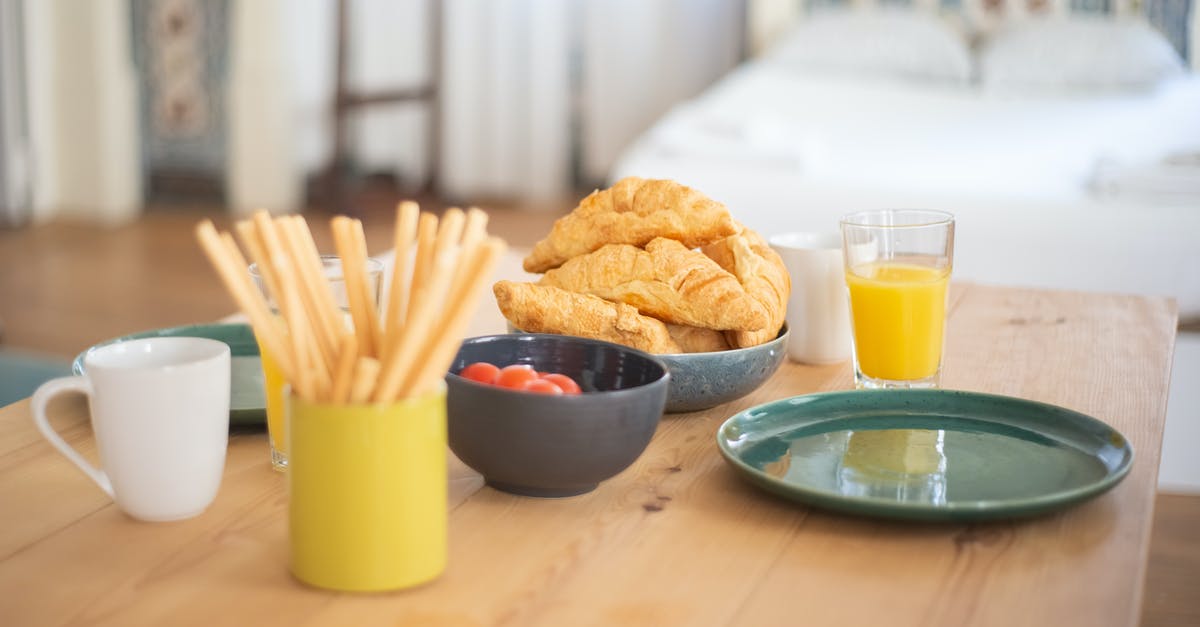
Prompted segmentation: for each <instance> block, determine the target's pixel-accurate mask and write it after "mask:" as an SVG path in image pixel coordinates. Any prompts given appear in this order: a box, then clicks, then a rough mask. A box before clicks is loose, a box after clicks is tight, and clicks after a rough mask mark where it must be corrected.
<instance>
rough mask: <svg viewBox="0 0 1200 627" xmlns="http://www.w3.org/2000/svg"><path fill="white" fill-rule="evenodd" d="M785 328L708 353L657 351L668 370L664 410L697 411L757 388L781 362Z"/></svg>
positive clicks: (669, 411)
mask: <svg viewBox="0 0 1200 627" xmlns="http://www.w3.org/2000/svg"><path fill="white" fill-rule="evenodd" d="M787 336H788V328H787V325H786V324H784V325H783V328H782V329H780V330H779V335H778V336H776V338H775V339H773V340H771V341H770V342H767V343H766V344H759V345H758V346H751V347H750V348H737V349H733V350H727V351H717V352H712V353H680V354H672V355H657V357H660V358H661V359H662V360H663V361H664V362H666V364H667V368H668V369H669V370H670V371H671V386H670V390H669V391H668V392H667V409H666V411H667V412H668V413H677V412H686V411H699V410H701V409H708V408H710V407H716V406H717V405H720V404H722V403H728V402H729V401H732V400H736V399H739V398H741V397H743V396H745V395H747V394H749V393H751V392H753V391H754V390H757V389H758V387H759V386H761V385H762V384H763V383H764V382H766V380H767V379H769V378H770V377H771V375H773V374H775V371H776V370H778V369H779V365H780V364H781V363H783V357H784V355H785V354H786V353H787Z"/></svg>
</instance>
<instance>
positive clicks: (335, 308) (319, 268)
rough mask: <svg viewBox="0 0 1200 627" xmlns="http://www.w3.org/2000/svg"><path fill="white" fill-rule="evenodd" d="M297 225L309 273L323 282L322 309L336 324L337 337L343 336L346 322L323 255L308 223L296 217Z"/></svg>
mask: <svg viewBox="0 0 1200 627" xmlns="http://www.w3.org/2000/svg"><path fill="white" fill-rule="evenodd" d="M296 224H297V226H295V227H294V229H295V231H296V233H297V235H298V236H299V241H300V244H302V245H303V247H304V251H305V254H304V258H305V259H306V260H307V265H308V266H309V268H310V270H309V272H310V273H311V274H313V275H315V276H317V277H318V278H319V279H320V280H321V284H322V285H323V286H324V287H323V289H321V290H318V297H319V298H320V300H321V303H322V304H321V307H322V308H323V309H324V310H325V311H326V312H327V313H326V315H327V316H329V318H330V319H331V320H332V321H333V322H334V323H335V325H334V327H335V328H336V329H337V335H338V336H341V334H342V331H344V330H345V329H346V321H345V319H344V317H343V312H342V308H341V307H340V306H339V305H338V304H337V301H336V300H335V299H334V297H333V290H332V288H331V287H330V286H329V281H328V279H327V278H326V276H325V266H324V265H323V264H322V263H321V253H320V252H318V251H317V244H316V242H314V241H313V236H312V231H310V230H309V229H308V223H307V222H305V221H304V219H303V218H301V217H299V216H296Z"/></svg>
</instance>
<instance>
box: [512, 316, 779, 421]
mask: <svg viewBox="0 0 1200 627" xmlns="http://www.w3.org/2000/svg"><path fill="white" fill-rule="evenodd" d="M508 331H509V333H524V332H523V331H521V330H520V329H517V328H515V327H513V326H512V325H511V324H509V325H508ZM787 339H788V326H787V324H786V323H784V325H783V327H782V328H780V329H779V335H777V336H775V339H773V340H771V341H770V342H767V343H765V344H759V345H758V346H751V347H750V348H735V349H730V350H725V351H715V352H711V353H675V354H658V355H655V357H657V358H659V359H661V360H662V361H663V363H665V364H667V370H668V371H669V372H670V373H671V382H670V385H669V386H668V387H667V406H666V409H665V411H666V413H668V414H677V413H682V412H690V411H700V410H702V409H709V408H712V407H716V406H717V405H721V404H722V403H728V402H730V401H735V400H737V399H739V398H742V397H743V396H745V395H747V394H749V393H751V392H753V391H754V390H757V389H758V388H759V387H760V386H761V385H762V384H763V383H766V381H767V379H770V378H771V375H773V374H775V371H776V370H779V366H780V364H782V363H783V358H784V356H785V355H786V354H787Z"/></svg>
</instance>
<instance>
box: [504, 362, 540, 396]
mask: <svg viewBox="0 0 1200 627" xmlns="http://www.w3.org/2000/svg"><path fill="white" fill-rule="evenodd" d="M537 378H538V376H537V371H536V370H534V369H533V366H530V365H529V364H513V365H511V366H505V367H503V368H501V369H500V374H498V375H496V380H495V381H494V383H495V384H496V385H498V386H500V387H502V388H512V389H514V390H519V389H521V387H522V386H523V385H525V383H526V382H527V381H531V380H534V379H537Z"/></svg>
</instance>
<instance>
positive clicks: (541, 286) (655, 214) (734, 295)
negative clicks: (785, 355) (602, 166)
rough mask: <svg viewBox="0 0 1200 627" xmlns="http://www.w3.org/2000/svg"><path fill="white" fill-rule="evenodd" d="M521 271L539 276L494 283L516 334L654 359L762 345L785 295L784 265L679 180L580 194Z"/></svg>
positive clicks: (778, 322)
mask: <svg viewBox="0 0 1200 627" xmlns="http://www.w3.org/2000/svg"><path fill="white" fill-rule="evenodd" d="M524 266H525V270H527V271H529V272H538V273H544V274H543V275H542V277H541V279H540V280H539V281H537V282H536V283H514V282H511V281H500V282H498V283H496V284H495V286H494V287H493V292H494V293H495V296H496V302H497V304H498V305H499V307H500V311H501V312H502V313H503V314H504V316H505V318H507V319H508V321H509V322H510V323H511V324H512V325H513V326H514V327H516V328H518V329H521V330H523V331H527V332H532V333H557V334H563V335H578V336H583V337H591V338H596V339H602V340H607V341H610V342H616V343H619V344H625V345H627V346H632V347H634V348H638V349H641V350H645V351H648V352H652V353H695V352H710V351H719V350H727V349H730V348H744V347H749V346H756V345H758V344H762V343H765V342H768V341H770V340H772V339H774V338H775V337H776V336H777V335H778V334H779V331H780V329H781V327H782V326H783V321H784V316H785V314H786V313H787V301H788V295H789V293H790V292H791V279H790V278H789V276H788V273H787V269H786V267H784V265H783V260H782V259H780V257H779V255H778V254H777V253H776V252H775V251H774V250H771V248H770V246H768V245H767V243H766V241H765V240H764V239H763V238H762V237H761V236H760V235H759V234H758V233H756V232H754V231H753V230H751V229H748V228H746V227H744V226H743V225H741V224H739V223H738V222H737V221H736V220H734V219H733V217H732V216H731V215H730V214H729V210H728V209H726V208H725V206H724V205H722V204H721V203H719V202H716V201H714V200H712V199H711V198H708V197H707V196H705V195H704V194H702V193H700V192H698V191H696V190H694V189H691V188H689V187H685V186H683V185H680V184H679V183H676V182H674V181H666V180H647V179H641V178H636V177H629V178H625V179H622V180H620V181H618V182H617V183H616V184H615V185H613V186H612V187H611V188H609V189H606V190H602V191H596V192H593V193H592V194H591V195H589V196H588V197H587V198H584V199H583V201H581V202H580V203H579V206H578V207H576V208H575V209H574V211H572V212H571V213H569V214H567V215H566V216H563V217H562V218H560V219H558V220H557V221H556V222H555V223H554V226H553V228H552V229H551V231H550V234H549V235H548V236H547V237H546V238H545V239H543V240H541V241H539V242H538V243H537V245H535V246H534V248H533V251H532V252H531V253H530V254H529V256H528V257H526V258H525V260H524Z"/></svg>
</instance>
